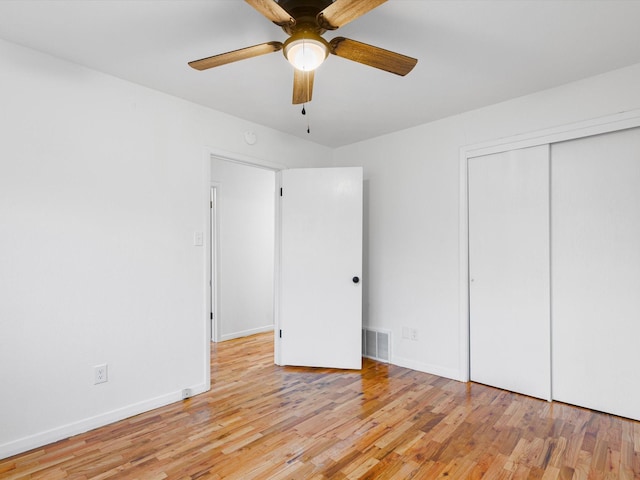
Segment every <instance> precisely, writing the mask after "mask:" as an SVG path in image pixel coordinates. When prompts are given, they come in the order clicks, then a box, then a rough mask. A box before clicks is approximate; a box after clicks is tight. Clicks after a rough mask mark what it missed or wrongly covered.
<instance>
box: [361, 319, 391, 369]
mask: <svg viewBox="0 0 640 480" xmlns="http://www.w3.org/2000/svg"><path fill="white" fill-rule="evenodd" d="M390 351H391V332H390V331H388V330H378V329H373V328H369V327H367V328H363V329H362V356H364V357H368V358H373V359H374V360H380V361H381V362H387V363H389V358H390V356H391V354H390Z"/></svg>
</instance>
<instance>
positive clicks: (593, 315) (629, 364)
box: [551, 128, 640, 419]
mask: <svg viewBox="0 0 640 480" xmlns="http://www.w3.org/2000/svg"><path fill="white" fill-rule="evenodd" d="M551 158H552V243H551V245H552V248H551V251H552V284H553V310H552V319H553V398H554V399H556V400H560V401H563V402H567V403H572V404H575V405H581V406H584V407H588V408H592V409H595V410H602V411H605V412H609V413H614V414H617V415H622V416H625V417H630V418H635V419H640V382H639V381H638V378H639V373H638V372H639V371H640V370H639V369H640V129H638V128H636V129H633V130H625V131H620V132H615V133H609V134H605V135H599V136H594V137H589V138H584V139H579V140H573V141H570V142H564V143H559V144H555V145H553V147H552V155H551Z"/></svg>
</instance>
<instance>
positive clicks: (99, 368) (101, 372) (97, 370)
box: [93, 363, 109, 385]
mask: <svg viewBox="0 0 640 480" xmlns="http://www.w3.org/2000/svg"><path fill="white" fill-rule="evenodd" d="M108 380H109V376H108V370H107V364H106V363H103V364H102V365H96V366H95V367H93V383H94V385H97V384H99V383H105V382H107V381H108Z"/></svg>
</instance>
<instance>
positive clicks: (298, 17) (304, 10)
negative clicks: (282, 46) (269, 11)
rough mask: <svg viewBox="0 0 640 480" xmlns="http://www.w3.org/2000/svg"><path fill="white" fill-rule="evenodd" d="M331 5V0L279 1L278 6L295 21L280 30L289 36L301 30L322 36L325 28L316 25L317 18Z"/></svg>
mask: <svg viewBox="0 0 640 480" xmlns="http://www.w3.org/2000/svg"><path fill="white" fill-rule="evenodd" d="M332 3H333V2H332V1H331V0H280V1H279V2H278V5H280V6H281V7H282V8H284V9H285V10H286V11H287V13H289V15H291V16H292V17H293V18H294V19H295V23H294V24H285V25H281V26H282V29H283V30H284V31H285V32H286V33H287V34H289V35H294V34H296V33H298V32H300V31H303V30H304V31H309V32H313V33H316V34H317V35H322V34H323V33H324V32H326V31H327V28H326V26H321V25H320V24H319V23H318V19H317V17H318V14H319V13H320V12H321V11H323V10H324V9H325V8H327V7H328V6H329V5H331V4H332Z"/></svg>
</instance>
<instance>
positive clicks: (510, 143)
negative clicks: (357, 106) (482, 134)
mask: <svg viewBox="0 0 640 480" xmlns="http://www.w3.org/2000/svg"><path fill="white" fill-rule="evenodd" d="M636 127H640V109H636V110H631V111H628V112H623V113H617V114H613V115H606V116H603V117H598V118H594V119H590V120H585V121H581V122H576V123H571V124H567V125H562V126H559V127H553V128H549V129H544V130H538V131H534V132H530V133H526V134H521V135H513V136H510V137H507V138H502V139H499V140H492V141H488V142H482V143H477V144H472V145H467V146H463V147H461V148H460V155H459V215H458V218H459V221H460V225H459V237H458V238H459V242H458V245H459V259H460V260H459V267H460V270H459V295H460V297H459V312H460V318H459V349H460V350H459V351H460V358H459V365H460V369H459V378H457V380H460V381H462V382H468V381H469V373H470V351H469V349H470V341H469V340H470V335H469V333H470V324H469V320H470V319H469V314H470V310H469V182H468V162H469V159H470V158H474V157H480V156H483V155H489V154H492V153H501V152H507V151H510V150H517V149H520V148H527V147H534V146H539V145H545V144H549V145H550V144H553V143H558V142H563V141H567V140H574V139H578V138H584V137H590V136H593V135H600V134H603V133H610V132H615V131H619V130H627V129H630V128H636ZM552 321H553V319H552ZM552 361H553V359H552Z"/></svg>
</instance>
